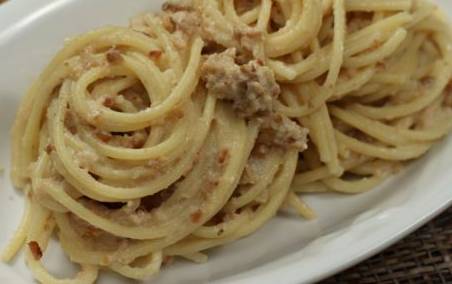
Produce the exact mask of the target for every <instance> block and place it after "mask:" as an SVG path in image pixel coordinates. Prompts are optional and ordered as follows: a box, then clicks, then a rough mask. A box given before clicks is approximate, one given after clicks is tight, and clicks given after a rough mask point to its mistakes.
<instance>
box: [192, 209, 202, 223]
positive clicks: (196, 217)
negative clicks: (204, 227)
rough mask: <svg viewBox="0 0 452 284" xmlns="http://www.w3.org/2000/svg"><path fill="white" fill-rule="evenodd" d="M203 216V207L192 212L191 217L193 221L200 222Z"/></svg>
mask: <svg viewBox="0 0 452 284" xmlns="http://www.w3.org/2000/svg"><path fill="white" fill-rule="evenodd" d="M201 217H202V211H201V209H198V210H196V211H195V212H193V213H191V215H190V218H191V221H192V222H193V223H199V221H201Z"/></svg>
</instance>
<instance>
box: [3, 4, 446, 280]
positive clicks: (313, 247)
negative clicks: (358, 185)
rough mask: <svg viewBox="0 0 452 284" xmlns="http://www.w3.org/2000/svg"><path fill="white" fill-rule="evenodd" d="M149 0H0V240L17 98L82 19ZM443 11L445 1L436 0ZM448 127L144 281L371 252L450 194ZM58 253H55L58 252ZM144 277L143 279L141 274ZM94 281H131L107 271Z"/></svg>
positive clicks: (228, 274) (116, 14)
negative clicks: (431, 143) (365, 173)
mask: <svg viewBox="0 0 452 284" xmlns="http://www.w3.org/2000/svg"><path fill="white" fill-rule="evenodd" d="M161 2H162V1H155V0H134V1H127V0H91V1H86V0H84V1H82V0H58V1H54V0H10V1H9V2H6V3H5V4H2V5H0V137H1V139H0V167H4V168H5V169H6V170H5V172H4V173H3V174H0V228H1V233H0V246H1V247H3V246H4V245H5V243H6V241H7V239H8V238H9V237H10V236H11V234H12V233H13V231H14V229H15V226H16V225H17V223H18V221H19V218H20V215H21V210H22V207H23V202H22V196H21V193H20V192H18V191H15V190H14V189H13V188H12V186H11V184H10V180H9V149H10V145H9V132H10V128H11V124H12V121H13V117H14V114H15V111H16V108H17V106H18V103H19V100H20V98H21V97H22V96H23V95H24V92H25V90H26V88H27V87H28V86H29V85H30V84H31V82H32V80H33V79H34V78H36V77H37V75H38V73H39V72H40V70H42V69H43V67H44V66H45V64H46V63H47V62H48V61H49V60H50V58H51V57H52V55H53V54H54V53H55V52H56V51H57V50H58V49H59V48H60V47H61V46H62V43H63V41H64V39H65V38H67V37H70V36H72V35H75V34H78V33H81V32H84V31H87V30H89V29H92V28H95V27H99V26H103V25H108V24H122V25H124V24H126V23H127V20H128V18H130V17H131V16H133V15H134V14H137V13H139V12H142V11H146V10H156V9H158V8H159V7H160V4H161ZM438 2H439V3H440V5H442V6H443V7H445V8H446V11H448V14H449V15H452V2H451V1H448V0H442V1H438ZM451 170H452V137H450V138H449V139H447V140H446V141H444V142H442V143H440V144H439V145H437V146H435V147H434V149H433V150H431V151H430V153H429V154H428V155H427V156H426V157H424V158H422V159H421V160H419V161H417V162H416V163H414V164H412V165H411V166H410V167H409V168H408V169H406V170H404V171H403V172H402V173H400V174H399V175H397V176H396V177H394V178H392V179H391V180H389V181H387V182H386V183H385V184H384V185H383V186H380V187H378V188H376V189H375V190H373V191H371V192H369V193H365V194H361V195H355V196H343V195H337V194H322V195H312V196H308V197H306V199H307V201H308V202H309V204H311V205H312V207H313V208H315V210H316V211H317V212H318V215H319V216H318V219H317V220H314V221H303V220H299V219H298V218H296V217H293V216H289V215H280V216H278V217H277V218H275V219H273V220H272V221H271V222H270V223H268V224H267V225H265V226H264V227H263V228H262V229H260V230H259V231H258V232H256V233H255V234H254V235H252V236H250V237H247V238H245V239H243V240H241V241H239V242H237V243H234V244H231V245H228V246H225V247H223V248H218V249H215V250H213V251H211V252H210V253H209V256H210V259H209V262H208V263H206V264H202V265H199V264H193V263H189V262H184V261H178V262H177V263H176V264H175V265H173V266H171V267H170V268H167V269H164V271H163V272H162V273H161V274H160V275H159V277H158V278H156V279H154V280H153V281H152V283H159V284H160V283H181V282H183V283H206V282H209V283H211V282H213V283H261V284H265V283H276V282H279V283H310V282H314V281H317V280H319V279H322V278H324V277H326V276H328V275H331V274H333V273H335V272H337V271H339V270H341V269H345V268H346V267H349V266H351V265H353V264H355V263H357V262H358V261H360V260H362V259H364V258H366V257H369V256H371V255H372V254H375V253H376V252H378V251H380V250H382V249H383V248H385V247H387V246H388V245H389V244H391V243H393V242H395V241H396V240H398V239H399V238H401V237H403V236H404V235H406V234H408V233H409V232H411V231H412V230H414V229H415V228H417V227H418V226H420V225H421V224H423V223H424V222H426V221H427V220H428V219H430V218H431V217H433V216H434V215H435V214H437V213H439V212H440V211H441V210H442V209H444V208H445V207H447V206H448V205H450V204H451V201H452V174H451V173H450V172H451ZM65 259H66V258H65V256H64V254H63V253H62V252H61V251H60V250H59V246H58V245H57V244H56V243H55V242H53V243H52V244H51V246H50V251H49V252H48V254H47V255H46V256H45V260H46V262H47V266H48V268H49V269H50V270H51V271H53V272H55V273H56V274H57V275H60V276H64V275H70V274H71V273H73V272H74V271H75V270H74V267H72V266H71V265H69V264H68V263H67V261H66V260H65ZM62 260H65V261H62ZM30 282H32V277H31V274H30V273H29V271H28V270H27V268H26V266H25V264H24V261H23V257H22V255H20V256H19V257H18V258H17V259H16V260H15V261H14V263H13V265H12V266H7V265H5V264H0V283H30ZM150 282H151V281H150ZM99 283H134V282H132V281H128V280H126V279H124V278H120V277H118V276H116V275H114V274H108V275H105V274H104V275H103V276H102V277H101V279H100V281H99Z"/></svg>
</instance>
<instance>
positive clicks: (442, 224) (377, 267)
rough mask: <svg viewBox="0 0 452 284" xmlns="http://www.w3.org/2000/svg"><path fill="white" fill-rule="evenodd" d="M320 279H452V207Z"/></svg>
mask: <svg viewBox="0 0 452 284" xmlns="http://www.w3.org/2000/svg"><path fill="white" fill-rule="evenodd" d="M321 283H322V284H332V283H335V284H338V283H339V284H340V283H364V284H369V283H383V284H386V283H388V284H389V283H397V284H398V283H452V207H451V208H449V209H448V210H447V211H445V212H444V213H443V214H441V215H440V216H438V217H437V218H435V219H434V220H433V221H431V222H429V223H428V224H426V225H425V226H423V227H422V228H420V229H419V230H417V231H416V232H414V233H412V234H411V235H409V236H408V237H406V238H405V239H403V240H402V241H400V242H398V243H396V244H395V245H393V246H391V247H390V248H388V249H386V250H385V251H383V252H382V253H380V254H378V255H376V256H374V257H372V258H370V259H368V260H366V261H364V262H362V263H361V264H359V265H357V266H355V267H352V268H350V269H348V270H346V271H344V272H342V273H339V274H337V275H335V276H333V277H331V278H329V279H327V280H325V281H323V282H321Z"/></svg>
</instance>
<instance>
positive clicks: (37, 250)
mask: <svg viewBox="0 0 452 284" xmlns="http://www.w3.org/2000/svg"><path fill="white" fill-rule="evenodd" d="M28 248H29V249H30V251H31V254H32V255H33V258H34V259H35V260H40V259H41V258H42V250H41V247H40V246H39V244H38V242H36V241H31V242H29V243H28Z"/></svg>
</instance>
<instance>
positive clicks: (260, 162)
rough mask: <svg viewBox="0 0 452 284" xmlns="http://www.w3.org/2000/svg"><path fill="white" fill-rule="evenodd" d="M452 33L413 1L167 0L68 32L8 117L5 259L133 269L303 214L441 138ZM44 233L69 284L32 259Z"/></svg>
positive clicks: (151, 268)
mask: <svg viewBox="0 0 452 284" xmlns="http://www.w3.org/2000/svg"><path fill="white" fill-rule="evenodd" d="M451 44H452V42H451V33H450V29H449V27H448V25H447V24H446V22H445V20H444V18H443V16H442V15H441V13H440V12H439V11H438V10H437V8H436V7H435V6H434V5H432V4H431V3H430V2H428V1H425V0H392V1H385V0H381V1H373V0H324V1H320V0H303V1H301V0H296V1H286V0H260V1H258V0H255V1H234V0H219V1H211V0H193V1H171V2H168V3H166V4H164V6H163V11H162V12H160V13H157V14H154V13H148V14H143V15H139V16H137V17H135V18H134V19H133V20H132V21H131V24H130V27H128V28H120V27H108V28H102V29H98V30H95V31H92V32H89V33H86V34H84V35H81V36H78V37H76V38H73V39H71V40H69V41H68V42H67V43H66V45H65V47H64V48H63V49H62V50H61V51H60V52H59V53H58V54H57V55H56V56H55V57H54V59H53V60H52V61H51V62H50V64H49V65H48V66H47V68H46V69H45V70H44V71H43V73H42V74H41V75H40V76H39V78H38V79H37V80H36V81H35V83H34V84H33V85H32V87H31V88H30V90H29V92H28V94H27V95H26V97H25V98H24V100H23V102H22V104H21V106H20V109H19V111H18V114H17V118H16V121H15V124H14V129H13V143H12V145H13V150H12V161H13V168H12V179H13V182H14V184H15V186H17V187H18V188H22V189H23V190H24V192H25V200H26V206H25V212H24V215H23V220H22V222H21V224H20V225H19V228H18V230H17V232H16V234H15V236H14V237H13V239H12V241H11V243H10V245H9V246H8V247H7V248H6V250H5V251H4V253H3V260H4V261H9V260H10V259H12V258H13V257H14V255H15V254H16V253H17V251H18V250H19V249H20V248H21V247H22V246H23V244H26V261H27V263H28V265H29V267H30V269H31V271H32V272H33V274H34V276H35V278H36V279H37V280H38V281H40V282H43V283H92V282H94V281H95V280H96V278H97V276H98V272H99V269H101V268H102V269H110V270H112V271H115V272H117V273H119V274H122V275H124V276H126V277H129V278H133V279H146V278H148V277H151V276H153V275H155V274H157V273H158V272H159V270H160V268H161V265H162V264H166V263H167V262H168V260H169V259H170V258H171V257H173V256H179V257H184V258H187V259H190V260H193V261H195V262H204V261H206V260H207V256H206V255H205V254H204V252H205V251H206V250H207V249H209V248H212V247H216V246H220V245H224V244H226V243H229V242H232V241H235V240H238V239H240V238H242V237H244V236H247V235H249V234H251V233H253V232H254V231H256V230H257V229H258V228H260V227H261V226H262V225H263V224H265V223H266V222H267V221H268V220H269V219H270V218H272V217H273V216H274V215H275V214H276V213H277V212H278V210H280V209H281V208H286V207H291V208H293V209H294V211H296V212H297V213H299V214H300V215H301V216H303V217H305V218H308V219H311V218H315V211H314V210H313V209H311V208H310V207H309V206H308V205H307V204H306V203H305V202H304V201H303V200H302V199H301V198H300V196H302V195H303V193H307V192H325V191H333V192H340V193H347V194H355V193H360V192H364V191H367V190H370V189H371V188H373V187H375V186H376V185H378V184H379V183H381V182H382V181H383V180H385V178H386V177H388V176H389V175H390V174H391V173H394V172H395V171H396V170H397V169H399V168H400V167H401V166H403V165H404V164H405V163H406V162H407V161H410V160H413V159H415V158H418V157H420V156H421V155H423V154H425V153H426V152H427V151H428V150H429V149H430V147H431V146H432V145H433V144H434V143H435V142H437V141H438V140H439V139H441V138H442V137H444V136H445V135H447V133H448V132H449V130H450V129H451V128H452V112H451V106H452V95H451V94H450V91H451V89H450V88H451V85H450V79H451V71H452V67H451V64H452V62H451V60H452V58H451V55H452V53H451ZM307 136H309V142H307V141H308V139H307ZM52 235H56V236H57V237H58V239H59V241H60V243H61V246H62V247H63V249H64V251H65V252H66V253H67V254H68V255H69V257H70V259H71V261H73V262H74V263H77V264H79V265H80V267H81V270H80V272H79V273H78V274H77V275H76V276H75V277H74V278H72V279H57V278H56V277H54V276H53V275H51V274H50V273H49V272H48V271H47V270H46V269H45V268H44V266H43V264H42V262H41V257H42V255H43V253H44V252H45V249H46V247H47V244H48V241H49V238H50V237H51V236H52Z"/></svg>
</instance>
